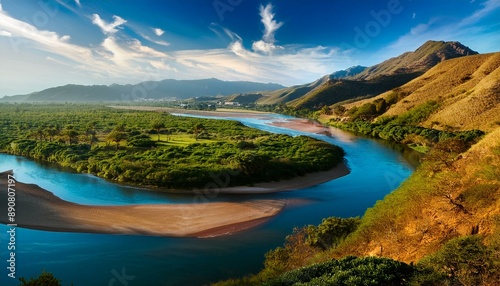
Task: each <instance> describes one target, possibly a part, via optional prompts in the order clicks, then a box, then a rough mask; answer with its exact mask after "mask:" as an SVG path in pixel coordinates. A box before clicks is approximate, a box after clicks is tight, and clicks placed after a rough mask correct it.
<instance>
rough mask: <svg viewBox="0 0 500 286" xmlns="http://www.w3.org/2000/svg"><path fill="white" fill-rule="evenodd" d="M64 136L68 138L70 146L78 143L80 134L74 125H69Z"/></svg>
mask: <svg viewBox="0 0 500 286" xmlns="http://www.w3.org/2000/svg"><path fill="white" fill-rule="evenodd" d="M63 134H64V136H66V138H67V140H68V141H67V142H68V144H69V145H72V144H73V143H75V144H76V143H78V132H77V131H76V130H75V128H74V127H73V125H68V126H66V128H65V129H64V131H63Z"/></svg>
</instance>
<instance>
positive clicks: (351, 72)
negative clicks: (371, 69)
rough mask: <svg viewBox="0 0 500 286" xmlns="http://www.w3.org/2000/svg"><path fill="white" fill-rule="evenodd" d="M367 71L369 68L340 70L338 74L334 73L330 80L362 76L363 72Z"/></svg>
mask: <svg viewBox="0 0 500 286" xmlns="http://www.w3.org/2000/svg"><path fill="white" fill-rule="evenodd" d="M366 69H367V67H364V66H354V67H350V68H348V69H346V70H340V71H336V72H334V73H332V74H331V75H330V79H343V78H348V77H353V76H356V75H358V74H360V73H361V72H363V71H364V70H366Z"/></svg>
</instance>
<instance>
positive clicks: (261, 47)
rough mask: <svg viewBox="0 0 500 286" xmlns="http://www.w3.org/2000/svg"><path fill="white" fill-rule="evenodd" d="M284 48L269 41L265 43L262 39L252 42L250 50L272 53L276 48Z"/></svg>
mask: <svg viewBox="0 0 500 286" xmlns="http://www.w3.org/2000/svg"><path fill="white" fill-rule="evenodd" d="M283 49H284V48H283V47H281V46H276V45H274V44H271V43H266V42H264V41H257V42H253V44H252V50H254V51H256V52H262V53H264V54H272V53H273V52H274V51H276V50H283Z"/></svg>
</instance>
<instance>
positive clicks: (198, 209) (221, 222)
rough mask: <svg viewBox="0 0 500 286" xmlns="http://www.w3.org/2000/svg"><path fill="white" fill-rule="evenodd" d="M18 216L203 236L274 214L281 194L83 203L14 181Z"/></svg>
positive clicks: (51, 224)
mask: <svg viewBox="0 0 500 286" xmlns="http://www.w3.org/2000/svg"><path fill="white" fill-rule="evenodd" d="M0 177H1V178H0V197H1V200H0V201H1V202H4V203H2V204H0V213H2V215H1V216H0V222H1V223H4V224H7V223H9V222H7V219H8V217H7V215H6V214H7V203H6V202H7V173H5V172H4V173H0ZM15 190H16V196H15V197H16V217H15V218H16V221H15V223H16V224H17V225H18V226H19V227H26V228H32V229H41V230H50V231H64V232H89V233H110V234H135V235H154V236H179V237H183V236H194V237H200V236H203V237H207V236H215V235H222V234H228V233H233V232H237V231H241V230H244V229H247V228H250V227H254V226H256V225H258V224H261V223H263V222H264V221H266V219H268V218H270V217H272V216H274V215H276V214H278V213H279V212H280V211H281V210H282V209H283V208H284V207H285V206H286V204H287V202H286V201H284V200H255V201H246V202H238V203H228V202H214V203H204V204H174V205H152V204H151V205H131V206H87V205H79V204H74V203H71V202H67V201H64V200H62V199H60V198H58V197H57V196H55V195H54V194H52V193H51V192H49V191H47V190H44V189H42V188H40V187H39V186H37V185H33V184H24V183H21V182H16V184H15Z"/></svg>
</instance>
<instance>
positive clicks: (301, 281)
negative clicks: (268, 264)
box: [263, 256, 416, 286]
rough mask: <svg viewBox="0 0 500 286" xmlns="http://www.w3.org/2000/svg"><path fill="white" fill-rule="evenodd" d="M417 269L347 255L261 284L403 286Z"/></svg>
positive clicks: (388, 260) (401, 264)
mask: <svg viewBox="0 0 500 286" xmlns="http://www.w3.org/2000/svg"><path fill="white" fill-rule="evenodd" d="M415 273H416V269H415V268H414V267H412V266H410V265H408V264H405V263H403V262H399V261H395V260H392V259H388V258H378V257H366V258H357V257H353V256H348V257H345V258H343V259H340V260H331V261H327V262H323V263H319V264H314V265H311V266H308V267H304V268H301V269H297V270H294V271H290V272H288V273H285V274H283V275H281V276H279V277H278V278H275V279H272V280H270V281H267V282H265V283H263V285H266V286H287V285H290V286H292V285H304V286H306V285H310V286H313V285H314V286H322V285H325V286H326V285H339V286H340V285H346V286H347V285H367V286H368V285H373V286H376V285H387V286H391V285H394V286H396V285H406V284H407V282H408V281H409V280H410V279H411V278H412V276H414V275H415Z"/></svg>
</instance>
